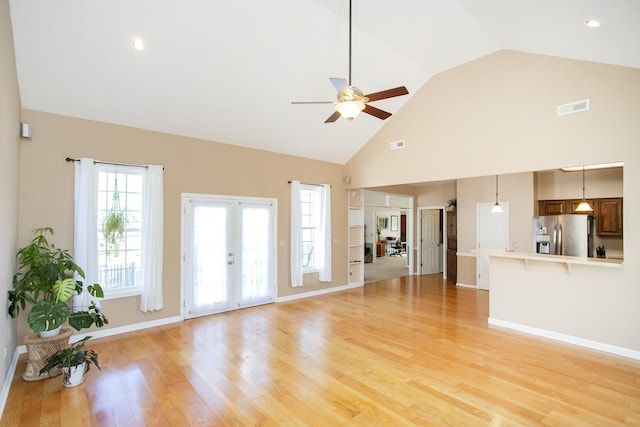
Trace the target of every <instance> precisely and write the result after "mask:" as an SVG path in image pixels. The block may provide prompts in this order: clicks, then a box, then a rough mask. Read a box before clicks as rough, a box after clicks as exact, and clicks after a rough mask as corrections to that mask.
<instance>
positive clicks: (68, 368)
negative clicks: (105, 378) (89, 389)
mask: <svg viewBox="0 0 640 427" xmlns="http://www.w3.org/2000/svg"><path fill="white" fill-rule="evenodd" d="M90 338H91V337H90V336H86V337H84V338H83V339H81V340H80V341H78V342H76V343H75V344H71V345H70V346H69V347H67V348H63V349H61V350H58V351H56V352H55V353H53V354H52V355H51V356H49V357H48V358H47V360H46V362H45V364H44V366H43V367H42V369H40V374H44V373H50V372H51V370H53V369H55V368H62V375H63V376H62V384H63V385H64V386H65V387H73V386H76V385H78V384H80V383H82V382H83V381H84V374H86V373H87V372H89V370H90V369H91V364H92V363H93V364H94V365H96V368H98V369H100V365H99V364H98V354H97V353H96V352H95V351H93V350H86V349H85V348H84V345H85V344H86V343H87V341H88V340H89V339H90Z"/></svg>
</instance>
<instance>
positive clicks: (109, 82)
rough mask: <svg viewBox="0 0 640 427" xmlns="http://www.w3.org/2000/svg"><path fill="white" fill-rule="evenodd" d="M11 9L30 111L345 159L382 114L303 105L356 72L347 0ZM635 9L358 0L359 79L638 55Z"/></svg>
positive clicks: (408, 78)
mask: <svg viewBox="0 0 640 427" xmlns="http://www.w3.org/2000/svg"><path fill="white" fill-rule="evenodd" d="M10 6H11V18H12V25H13V33H14V41H15V50H16V60H17V67H18V80H19V84H20V94H21V97H22V106H23V108H26V109H33V110H40V111H46V112H51V113H56V114H63V115H68V116H73V117H80V118H86V119H92V120H98V121H103V122H109V123H116V124H122V125H127V126H133V127H138V128H143V129H150V130H156V131H160V132H166V133H170V134H177V135H185V136H190V137H196V138H202V139H206V140H211V141H216V142H223V143H227V144H234V145H239V146H244V147H251V148H257V149H262V150H269V151H274V152H279V153H286V154H291V155H295V156H301V157H307V158H313V159H318V160H324V161H328V162H334V163H340V164H343V163H346V162H347V161H348V160H349V158H351V157H352V156H353V155H354V154H355V153H356V152H357V151H358V150H359V149H360V148H361V147H362V146H363V145H364V144H365V143H366V142H367V141H368V140H369V139H370V138H371V137H372V136H373V135H374V134H375V133H376V132H377V131H378V130H379V129H380V128H381V126H383V125H384V123H385V122H384V121H382V120H379V119H376V118H374V117H371V116H368V115H366V114H363V115H361V116H359V117H358V118H356V119H355V120H353V121H352V122H347V121H346V120H344V119H339V120H338V121H337V122H336V123H333V124H325V123H323V122H324V120H325V119H326V118H327V117H329V115H331V114H332V112H333V109H332V108H333V106H332V105H330V104H329V105H327V104H324V105H291V101H318V100H321V101H333V100H334V99H335V90H334V88H333V86H332V85H331V84H330V82H329V77H344V78H347V77H348V19H347V18H348V0H270V1H264V0H245V1H233V0H227V1H222V0H110V1H87V0H55V1H52V0H10ZM588 18H597V19H598V20H600V21H601V22H602V26H601V27H600V28H598V29H591V28H587V27H585V26H584V24H583V22H584V20H585V19H588ZM639 22H640V1H638V0H395V1H393V2H390V1H388V0H366V1H365V0H353V64H352V71H353V74H352V78H353V81H352V83H353V84H354V85H355V86H358V87H359V88H360V89H362V90H363V91H364V92H365V93H371V92H377V91H380V90H384V89H388V88H392V87H396V86H401V85H405V86H406V87H407V88H408V89H409V92H410V95H409V96H404V97H399V98H394V99H389V100H382V101H378V102H375V103H373V104H372V105H374V106H376V107H378V108H381V109H384V110H387V111H389V112H391V113H395V112H397V111H398V110H399V109H400V108H402V106H403V105H404V103H405V102H406V101H407V100H408V99H409V98H410V96H411V94H413V93H415V92H416V91H418V90H419V89H420V87H421V86H422V85H424V84H425V82H427V81H428V80H429V79H430V78H431V76H433V75H434V74H437V73H439V72H442V71H444V70H447V69H449V68H451V67H455V66H457V65H460V64H463V63H465V62H468V61H471V60H474V59H476V58H479V57H481V56H484V55H486V54H489V53H491V52H494V51H496V50H499V49H513V50H518V51H523V52H531V53H540V54H546V55H553V56H561V57H567V58H574V59H580V60H587V61H595V62H603V63H608V64H616V65H623V66H629V67H636V68H640V46H639V41H640V29H639V27H638V23H639ZM136 35H139V36H142V37H143V38H144V39H145V40H146V42H147V48H146V50H145V51H144V52H141V53H140V52H135V51H134V50H133V49H131V47H130V43H131V39H132V38H133V37H134V36H136ZM389 120H393V117H391V118H390V119H388V120H387V121H389ZM35 132H37V129H34V133H35Z"/></svg>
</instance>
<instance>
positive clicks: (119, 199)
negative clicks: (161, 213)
mask: <svg viewBox="0 0 640 427" xmlns="http://www.w3.org/2000/svg"><path fill="white" fill-rule="evenodd" d="M143 171H144V169H143V168H138V167H122V166H114V165H103V164H100V165H98V206H97V209H98V214H97V220H98V223H97V230H98V272H99V276H98V282H99V283H100V284H101V285H102V288H103V289H104V290H105V294H106V296H107V297H118V296H128V295H138V294H140V292H141V291H142V286H141V271H142V270H141V268H142V215H143V207H142V182H143V175H142V172H143ZM114 214H115V216H114ZM114 218H116V219H117V218H119V219H120V220H122V225H123V230H122V231H123V233H122V234H119V233H116V234H117V235H115V236H114V235H108V234H107V231H108V225H109V222H110V220H112V219H114Z"/></svg>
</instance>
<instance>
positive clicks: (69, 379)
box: [62, 363, 87, 387]
mask: <svg viewBox="0 0 640 427" xmlns="http://www.w3.org/2000/svg"><path fill="white" fill-rule="evenodd" d="M86 365H87V364H86V363H83V364H82V365H77V366H72V367H70V368H62V384H63V385H64V386H65V387H75V386H77V385H78V384H82V382H83V381H84V373H85V372H86Z"/></svg>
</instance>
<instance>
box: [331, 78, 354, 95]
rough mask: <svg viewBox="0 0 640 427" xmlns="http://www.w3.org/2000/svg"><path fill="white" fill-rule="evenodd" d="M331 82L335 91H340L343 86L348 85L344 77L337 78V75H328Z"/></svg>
mask: <svg viewBox="0 0 640 427" xmlns="http://www.w3.org/2000/svg"><path fill="white" fill-rule="evenodd" d="M329 80H331V84H332V85H333V87H335V88H336V91H338V92H340V91H341V90H342V89H344V88H345V87H347V86H349V83H347V81H346V80H345V79H339V78H337V77H329Z"/></svg>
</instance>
